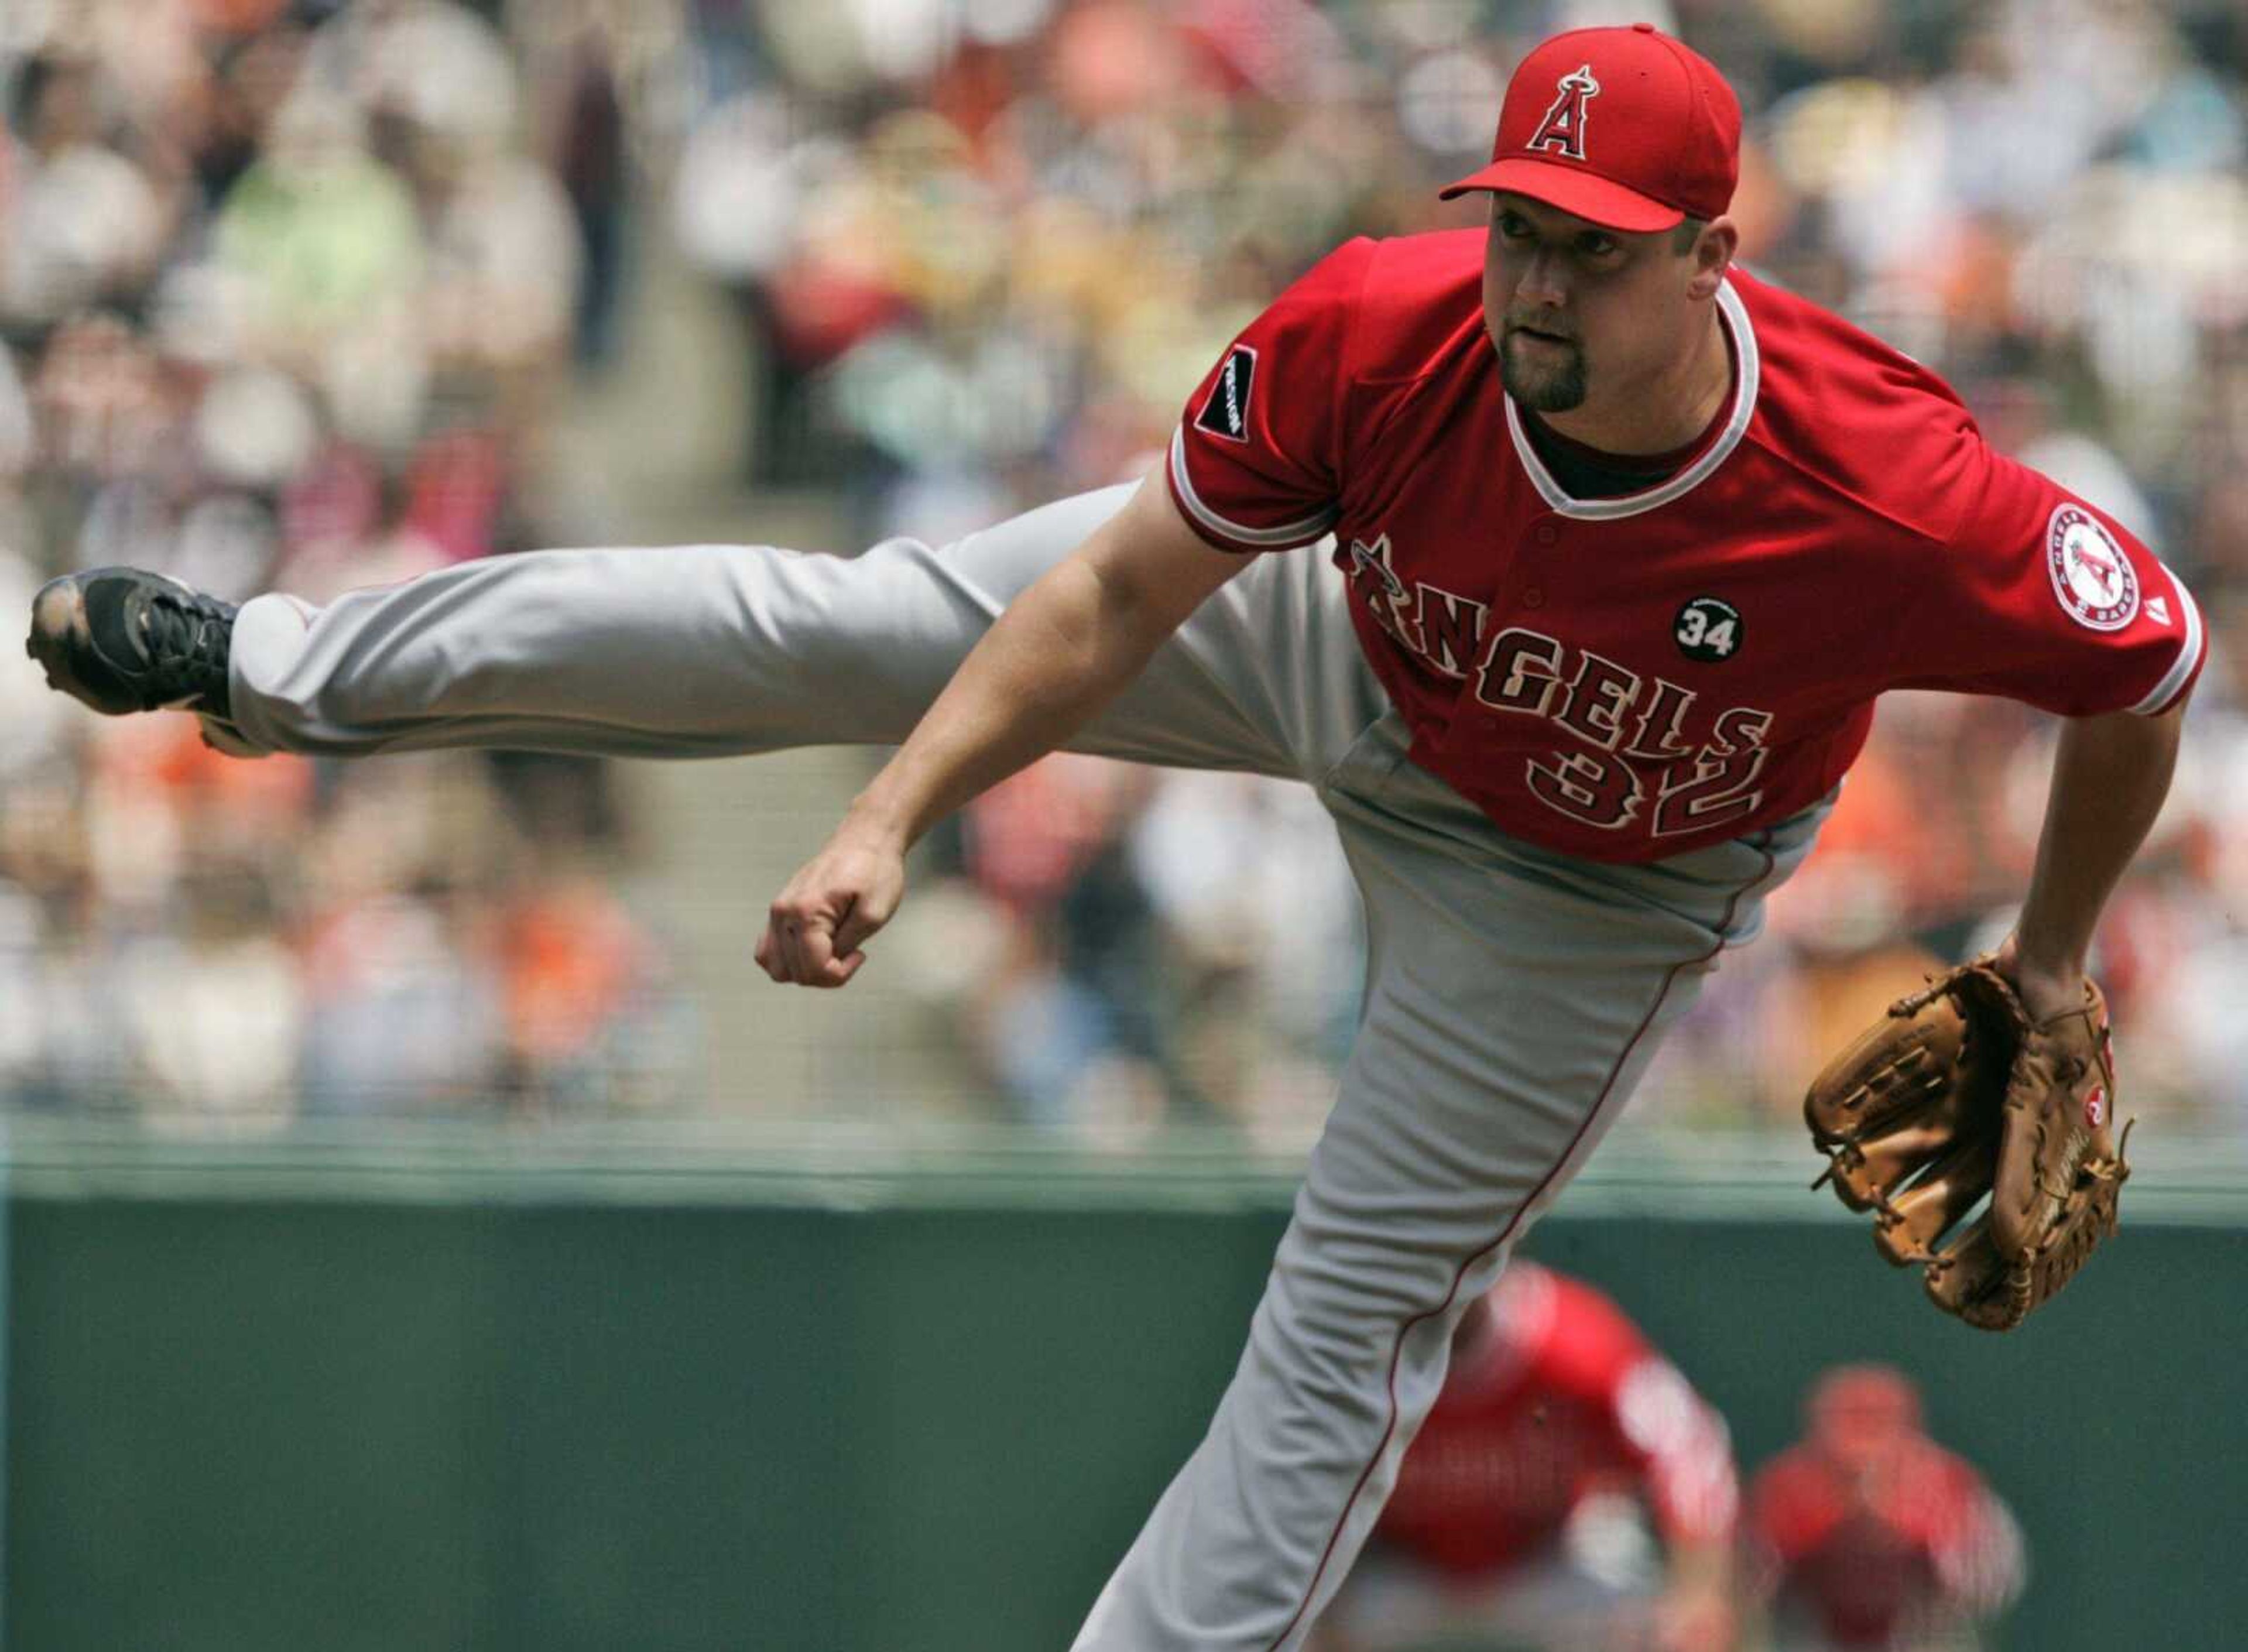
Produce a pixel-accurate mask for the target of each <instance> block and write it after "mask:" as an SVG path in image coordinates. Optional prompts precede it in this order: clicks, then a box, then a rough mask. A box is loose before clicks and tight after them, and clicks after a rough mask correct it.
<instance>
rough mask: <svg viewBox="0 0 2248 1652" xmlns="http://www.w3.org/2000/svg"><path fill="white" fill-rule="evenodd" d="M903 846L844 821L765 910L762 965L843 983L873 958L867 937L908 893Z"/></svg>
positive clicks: (772, 972) (805, 981)
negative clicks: (860, 831)
mask: <svg viewBox="0 0 2248 1652" xmlns="http://www.w3.org/2000/svg"><path fill="white" fill-rule="evenodd" d="M905 889H906V861H905V853H904V851H902V850H901V849H898V848H895V847H891V845H890V844H888V842H870V841H868V840H866V839H865V838H863V837H861V836H860V834H858V833H855V832H853V829H852V828H851V827H850V826H848V825H846V826H845V827H844V828H843V830H841V831H840V832H838V833H836V834H835V835H834V836H833V838H831V839H829V840H828V842H827V847H826V848H824V849H822V850H821V851H820V852H819V853H818V854H816V855H814V856H812V859H811V860H807V861H805V864H804V866H803V867H802V869H801V870H799V871H798V873H797V874H796V875H795V876H794V877H792V878H791V879H790V880H789V881H788V882H787V884H786V885H785V887H784V888H782V889H781V892H780V893H779V894H778V895H776V896H774V897H773V903H772V907H771V910H770V911H769V912H768V913H767V914H766V917H765V932H764V938H763V939H762V940H760V941H759V942H758V943H757V964H758V967H759V968H761V969H763V970H764V972H765V973H766V974H767V975H769V976H771V977H772V978H773V979H774V980H776V981H792V982H794V983H795V984H797V985H798V986H806V987H840V986H842V985H844V984H846V983H847V982H848V981H849V980H850V979H851V977H853V976H854V975H856V974H858V973H859V967H860V965H861V964H863V963H866V961H867V955H866V953H865V952H864V951H862V950H861V948H862V947H863V946H864V944H865V943H866V941H867V937H868V936H871V935H873V934H874V931H875V930H877V929H881V927H882V926H883V925H884V924H885V923H888V922H889V921H890V916H891V915H892V914H893V913H894V912H895V911H896V910H897V909H898V902H899V901H901V899H903V898H904V895H905Z"/></svg>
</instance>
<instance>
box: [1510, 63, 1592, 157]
mask: <svg viewBox="0 0 2248 1652" xmlns="http://www.w3.org/2000/svg"><path fill="white" fill-rule="evenodd" d="M1554 85H1555V86H1556V87H1557V88H1558V89H1559V93H1560V95H1559V97H1557V98H1555V99H1553V106H1552V108H1550V109H1548V110H1546V118H1545V119H1544V120H1540V121H1539V123H1538V131H1537V134H1536V135H1535V136H1533V137H1532V139H1531V140H1530V141H1529V142H1528V143H1526V144H1525V145H1524V146H1523V147H1525V148H1526V149H1543V150H1549V151H1551V152H1552V153H1553V154H1559V155H1562V156H1565V157H1566V158H1567V159H1569V160H1571V161H1582V160H1583V159H1584V158H1585V102H1586V100H1587V99H1590V98H1597V97H1599V96H1600V82H1599V81H1597V80H1595V79H1593V65H1591V64H1589V63H1585V64H1580V65H1578V66H1577V67H1576V68H1574V69H1573V70H1571V71H1570V72H1568V73H1567V74H1565V75H1563V76H1562V77H1561V78H1560V79H1559V80H1558V81H1556V82H1554Z"/></svg>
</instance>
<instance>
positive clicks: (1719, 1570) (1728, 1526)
mask: <svg viewBox="0 0 2248 1652" xmlns="http://www.w3.org/2000/svg"><path fill="white" fill-rule="evenodd" d="M1739 1501H1740V1498H1739V1486H1738V1483H1737V1480H1736V1478H1735V1476H1734V1471H1733V1458H1732V1450H1731V1443H1730V1441H1729V1439H1728V1437H1727V1435H1726V1431H1725V1425H1724V1421H1723V1420H1722V1419H1721V1418H1720V1417H1719V1416H1717V1413H1716V1412H1715V1411H1714V1410H1712V1409H1710V1406H1708V1405H1707V1404H1706V1403H1704V1402H1703V1401H1702V1399H1701V1398H1700V1397H1699V1396H1698V1395H1696V1394H1695V1392H1694V1390H1693V1389H1692V1388H1689V1387H1688V1386H1687V1383H1686V1380H1685V1379H1684V1378H1683V1377H1682V1376H1681V1375H1680V1374H1678V1371H1677V1369H1676V1367H1674V1366H1673V1365H1672V1364H1671V1363H1670V1362H1669V1361H1668V1360H1666V1359H1664V1358H1663V1357H1662V1355H1661V1354H1658V1353H1657V1352H1655V1349H1654V1348H1653V1347H1650V1346H1649V1345H1648V1340H1647V1339H1646V1338H1645V1337H1644V1336H1643V1335H1641V1333H1640V1332H1639V1330H1638V1328H1637V1327H1636V1326H1634V1325H1633V1324H1632V1323H1631V1321H1630V1320H1628V1319H1626V1318H1625V1317H1624V1314H1623V1312H1622V1310H1621V1309H1620V1308H1618V1307H1617V1306H1616V1305H1615V1304H1614V1302H1612V1301H1610V1300H1609V1299H1607V1297H1605V1296H1603V1295H1601V1294H1600V1292H1598V1291H1595V1290H1593V1288H1592V1287H1591V1286H1590V1285H1586V1284H1584V1283H1582V1282H1581V1281H1580V1280H1576V1279H1572V1278H1565V1277H1564V1276H1562V1275H1560V1274H1557V1273H1555V1272H1552V1270H1550V1269H1547V1268H1542V1267H1539V1266H1538V1265H1535V1264H1532V1263H1528V1262H1523V1261H1519V1260H1518V1261H1516V1262H1515V1263H1513V1264H1512V1265H1510V1266H1509V1268H1508V1269H1507V1271H1506V1272H1505V1273H1504V1275H1503V1276H1501V1278H1500V1279H1499V1282H1498V1285H1496V1286H1495V1287H1494V1288H1493V1289H1492V1290H1491V1292H1490V1293H1489V1294H1488V1295H1486V1296H1485V1297H1484V1299H1482V1300H1481V1301H1480V1302H1478V1303H1477V1304H1476V1305H1475V1306H1473V1307H1472V1308H1470V1310H1469V1312H1468V1313H1467V1315H1466V1317H1465V1318H1464V1319H1463V1320H1461V1322H1460V1327H1459V1331H1458V1333H1457V1335H1456V1338H1455V1340H1454V1341H1453V1345H1452V1364H1451V1369H1450V1374H1449V1376H1448V1378H1447V1380H1446V1381H1445V1384H1444V1388H1443V1394H1442V1395H1440V1396H1439V1398H1438V1399H1437V1401H1436V1407H1435V1409H1432V1410H1431V1411H1430V1412H1429V1418H1428V1421H1427V1422H1425V1423H1423V1424H1422V1428H1421V1432H1420V1434H1419V1435H1418V1436H1416V1437H1415V1440H1414V1442H1413V1444H1412V1447H1411V1449H1410V1450H1408V1451H1407V1452H1406V1454H1405V1460H1404V1466H1403V1468H1402V1470H1401V1471H1400V1474H1399V1477H1398V1481H1397V1489H1396V1490H1395V1491H1393V1492H1392V1493H1391V1494H1390V1497H1389V1503H1388V1507H1387V1508H1386V1509H1385V1510H1384V1511H1383V1512H1382V1517H1381V1524H1380V1525H1378V1526H1376V1527H1375V1529H1374V1538H1373V1539H1372V1541H1371V1542H1369V1543H1368V1545H1367V1548H1366V1551H1365V1553H1364V1554H1363V1556H1362V1557H1361V1558H1360V1561H1359V1565H1358V1567H1357V1569H1356V1570H1355V1571H1354V1573H1352V1575H1351V1578H1350V1580H1349V1581H1348V1582H1347V1583H1346V1584H1345V1585H1344V1587H1343V1589H1342V1592H1341V1593H1340V1594H1339V1595H1338V1596H1337V1597H1336V1600H1335V1603H1334V1605H1333V1607H1331V1608H1330V1609H1329V1611H1328V1613H1327V1615H1326V1618H1325V1619H1324V1620H1323V1621H1322V1622H1321V1628H1320V1633H1321V1635H1322V1638H1321V1640H1320V1641H1319V1642H1318V1646H1319V1652H1406V1649H1408V1648H1409V1649H1415V1652H1417V1649H1422V1648H1428V1647H1435V1646H1439V1645H1441V1646H1442V1647H1443V1648H1444V1649H1446V1652H1484V1649H1486V1648H1490V1649H1498V1648H1505V1649H1509V1652H1515V1649H1524V1652H1526V1649H1532V1648H1535V1649H1548V1648H1551V1649H1561V1648H1567V1649H1570V1652H1626V1649H1629V1652H1723V1649H1728V1648H1730V1647H1731V1646H1732V1645H1733V1644H1734V1628H1735V1623H1734V1612H1733V1607H1732V1587H1731V1586H1732V1576H1731V1573H1732V1567H1731V1556H1732V1553H1733V1535H1734V1533H1733V1528H1734V1520H1735V1516H1736V1513H1737V1510H1738V1506H1739Z"/></svg>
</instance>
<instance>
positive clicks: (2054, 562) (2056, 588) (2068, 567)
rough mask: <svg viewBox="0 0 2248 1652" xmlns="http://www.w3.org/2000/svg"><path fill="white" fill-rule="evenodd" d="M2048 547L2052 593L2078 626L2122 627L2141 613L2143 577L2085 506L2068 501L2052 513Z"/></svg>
mask: <svg viewBox="0 0 2248 1652" xmlns="http://www.w3.org/2000/svg"><path fill="white" fill-rule="evenodd" d="M2045 548H2046V572H2048V573H2050V574H2052V576H2053V595H2055V596H2057V597H2059V598H2060V606H2061V607H2063V608H2065V609H2066V610H2067V613H2068V617H2069V618H2070V619H2072V620H2075V621H2076V623H2077V624H2079V625H2080V626H2084V627H2088V628H2089V629H2091V630H2094V631H2121V629H2122V628H2123V627H2125V626H2127V625H2128V624H2130V623H2131V621H2132V620H2135V619H2137V618H2138V617H2139V576H2138V574H2137V572H2135V570H2134V569H2133V568H2132V566H2131V559H2130V558H2129V557H2128V556H2126V555H2125V554H2124V552H2123V547H2122V546H2121V545H2117V544H2116V543H2115V538H2114V535H2113V534H2111V533H2109V532H2108V530H2107V529H2106V528H2105V527H2103V526H2101V524H2100V521H2099V519H2098V518H2095V517H2094V516H2093V514H2092V513H2091V512H2090V511H2087V510H2086V509H2085V508H2084V507H2083V506H2082V505H2080V504H2064V505H2062V506H2060V508H2059V509H2058V510H2056V511H2054V512H2053V518H2052V520H2051V521H2050V522H2048V523H2047V524H2046V536H2045Z"/></svg>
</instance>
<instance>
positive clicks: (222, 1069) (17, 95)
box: [0, 0, 692, 1128]
mask: <svg viewBox="0 0 2248 1652" xmlns="http://www.w3.org/2000/svg"><path fill="white" fill-rule="evenodd" d="M565 14H566V15H565ZM539 16H540V17H541V18H542V19H543V22H542V24H541V27H540V28H539V29H538V30H535V31H534V30H532V29H530V28H527V27H526V28H521V29H517V30H515V31H512V32H509V33H503V32H502V31H501V30H500V29H499V28H498V27H497V26H496V24H495V20H494V19H493V18H491V17H488V16H483V15H479V14H478V13H477V12H476V11H474V10H469V9H466V8H463V7H461V6H457V5H454V4H451V3H449V0H377V3H367V4H357V5H351V4H341V3H294V4H291V3H281V0H176V3H157V0H125V3H87V4H75V3H68V0H57V3H52V4H44V3H16V0H11V3H10V4H8V5H7V6H6V7H5V8H4V9H0V93H4V99H5V106H6V110H7V134H6V141H5V143H4V145H0V339H4V347H0V608H4V609H5V610H6V611H7V612H9V613H10V614H15V615H21V614H23V613H24V612H25V607H24V604H25V602H26V601H27V600H28V598H29V595H30V593H31V590H32V589H34V588H35V586H36V584H37V582H38V580H40V579H44V578H45V577H46V576H48V575H49V574H51V573H54V572H61V571H63V570H65V569H69V568H73V567H86V566H97V565H101V564H106V563H113V562H133V563H136V564H140V565H143V566H155V567H158V568H161V569H164V570H166V571H168V572H172V573H175V574H176V575H177V576H179V577H180V578H182V579H186V580H188V581H189V582H191V583H193V584H195V585H197V586H202V587H204V588H207V589H209V590H212V591H215V592H216V593H220V594H222V595H223V596H227V597H230V598H233V599H236V600H239V599H241V598H242V597H244V596H246V595H248V594H250V593H253V592H255V591H257V590H261V589H264V588H267V587H268V586H275V585H278V586H286V587H287V588H289V589H291V590H298V591H303V592H305V593H308V594H310V595H312V596H313V597H314V598H315V599H316V600H317V599H318V598H320V597H322V596H324V595H326V594H331V593H335V592H338V591H339V590H341V589H343V588H345V587H346V586H358V585H366V584H372V583H378V582H381V581H385V580H391V579H401V578H404V577H407V576H409V575H411V574H413V573H415V572H420V571H422V570H424V569H427V568H431V567H435V566H439V565H441V564H443V563H447V562H451V561H456V560H459V559H464V558H469V557H476V556H483V555H486V554H490V553H493V552H507V551H511V550H514V549H517V548H520V547H522V546H524V545H528V544H531V543H536V542H542V541H545V540H548V539H551V538H556V537H566V534H567V531H568V527H569V524H567V523H566V522H558V521H556V520H554V519H553V513H552V511H550V510H548V509H547V508H546V504H545V494H544V493H543V492H542V490H540V489H539V488H538V486H537V485H536V483H535V479H536V476H537V475H538V464H539V462H540V456H541V444H542V442H543V441H544V439H545V420H546V418H547V416H548V412H547V410H548V409H549V408H550V407H551V406H552V401H553V398H554V397H555V394H556V393H557V390H558V388H559V387H561V386H563V385H565V384H566V383H567V382H568V381H569V380H571V379H572V376H573V374H576V373H578V372H580V371H586V370H597V369H598V368H599V367H600V364H601V363H602V362H603V361H604V360H606V359H607V353H608V352H609V351H610V349H611V347H612V341H613V332H612V331H611V329H612V328H613V325H614V322H615V319H616V315H617V302H618V294H619V291H620V289H619V285H618V278H619V274H620V268H621V259H620V249H621V238H620V237H621V228H622V215H623V211H624V208H625V195H626V180H627V156H626V153H625V138H624V132H623V125H622V120H621V116H620V109H619V97H618V93H617V91H616V86H615V64H614V59H613V57H612V56H611V55H610V54H609V53H608V52H607V50H606V47H605V45H604V41H603V38H602V37H601V35H600V30H599V27H598V19H597V18H595V17H593V16H592V15H591V14H586V15H583V16H579V15H576V14H567V9H566V8H563V7H559V6H558V7H552V8H544V9H541V11H540V13H539ZM4 682H5V684H6V688H7V691H8V692H7V698H6V704H5V706H4V708H3V709H0V1096H4V1097H5V1098H6V1099H8V1100H11V1101H13V1102H15V1103H16V1104H17V1105H19V1106H27V1107H57V1108H60V1107H68V1108H73V1109H81V1110H86V1111H91V1112H103V1111H112V1110H115V1111H146V1112H147V1113H149V1114H154V1115H155V1116H157V1117H160V1118H166V1119H175V1120H184V1121H203V1122H205V1123H209V1122H216V1123H218V1124H220V1125H222V1126H224V1125H229V1124H231V1125H236V1126H239V1127H240V1128H264V1127H267V1126H270V1125H271V1124H273V1123H275V1122H277V1121H285V1120H287V1119H288V1118H290V1117H291V1116H293V1115H295V1114H299V1113H312V1114H348V1113H361V1112H368V1111H378V1110H379V1111H383V1112H411V1111H415V1110H428V1109H444V1110H467V1111H497V1112H500V1113H504V1114H531V1115H545V1114H550V1113H553V1112H557V1111H562V1112H583V1111H598V1112H607V1111H609V1110H612V1109H614V1108H617V1107H634V1106H644V1105H649V1104H652V1103H655V1102H657V1101H661V1100H666V1099H668V1097H670V1096H671V1094H672V1093H674V1092H675V1091H676V1089H677V1088H678V1086H679V1081H680V1080H679V1075H680V1074H681V1073H682V1072H683V1071H684V1070H685V1068H686V1066H687V1059H686V1058H687V1054H688V1050H689V1045H691V1043H692V1028H691V1026H690V1025H689V1024H688V1018H686V1016H685V1015H684V1012H683V1011H682V1004H681V1001H680V1000H679V998H678V997H677V995H676V994H675V991H673V990H672V988H671V987H670V986H669V985H668V977H667V970H666V960H665V957H664V955H663V951H662V949H661V946H660V945H659V944H658V943H657V941H656V940H655V937H654V936H651V935H649V934H648V933H647V932H646V930H645V928H644V926H643V925H642V924H641V922H638V921H637V920H636V919H635V918H634V915H632V913H631V912H630V910H629V909H628V908H627V906H626V904H625V903H624V902H623V901H621V900H620V897H619V896H618V895H617V894H616V893H614V890H615V889H616V888H618V887H619V885H618V875H617V874H619V873H620V871H621V870H623V869H625V868H626V861H627V857H626V855H625V851H626V850H627V848H628V847H629V845H628V833H627V826H628V825H629V822H628V821H627V819H625V818H624V813H623V812H622V811H621V810H620V807H619V806H618V804H617V799H616V792H615V788H614V787H613V784H612V778H611V776H610V774H609V773H608V771H607V770H606V769H604V768H603V767H601V766H600V765H599V764H588V763H575V762H570V761H565V760H558V759H553V758H538V759H532V758H528V757H443V758H434V757H433V758H417V759H413V760H400V761H395V762H392V763H387V764H380V765H375V766H373V767H369V768H366V769H363V770H346V769H345V768H343V767H341V766H339V765H321V764H309V763H305V762H302V761H298V760H295V759H274V760H271V761H269V762H265V763H257V764H240V763H230V762H228V761H226V760H223V759H222V758H220V757H216V755H215V754H213V753H211V752H209V751H206V750H205V749H204V748H203V747H202V744H200V742H199V739H198V737H197V733H196V730H195V725H194V723H193V721H192V720H191V719H188V718H185V717H163V718H146V719H143V718H133V719H126V720H121V721H118V722H113V723H111V722H102V721H97V720H95V719H92V718H88V717H86V716H72V715H68V713H67V712H66V711H65V709H64V707H63V705H62V703H60V701H59V700H58V696H52V695H50V694H48V693H46V692H45V689H44V688H42V687H41V686H40V685H39V683H38V675H37V674H36V672H31V671H27V670H25V669H24V668H22V666H21V664H20V662H19V664H18V666H17V668H15V669H13V670H12V671H10V672H9V673H8V674H7V675H5V677H4Z"/></svg>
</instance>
